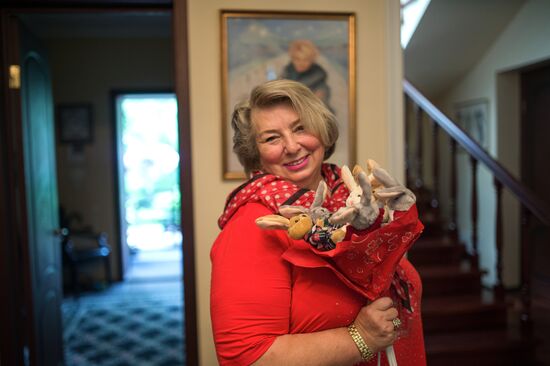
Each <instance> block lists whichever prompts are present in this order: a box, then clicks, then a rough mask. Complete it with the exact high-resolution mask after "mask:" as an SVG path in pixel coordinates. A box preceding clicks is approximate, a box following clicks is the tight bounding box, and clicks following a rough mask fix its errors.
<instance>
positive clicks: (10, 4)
mask: <svg viewBox="0 0 550 366" xmlns="http://www.w3.org/2000/svg"><path fill="white" fill-rule="evenodd" d="M151 10H155V11H169V12H171V14H172V40H173V49H174V71H175V73H174V75H175V78H174V91H175V94H176V97H177V99H178V130H179V145H180V146H179V149H180V193H181V200H182V202H185V204H182V205H181V230H182V232H183V233H184V240H183V244H182V253H183V258H184V264H183V274H182V275H183V279H182V282H183V287H184V291H183V301H184V309H185V311H184V324H185V327H184V333H185V334H184V337H185V358H186V363H187V365H198V364H199V359H198V338H197V334H198V333H197V316H196V285H195V284H196V281H195V250H194V217H193V189H192V176H191V172H192V166H191V126H190V125H191V122H190V110H189V106H190V93H189V71H188V69H189V68H188V64H189V61H188V60H189V58H188V45H187V42H188V41H187V1H186V0H177V1H173V2H172V0H111V1H109V0H95V1H91V0H62V1H57V2H56V3H55V5H47V4H44V3H43V2H40V1H33V0H8V1H6V2H5V5H4V9H2V10H0V11H1V14H0V16H1V18H0V20H1V24H0V27H1V30H2V36H1V39H0V47H1V50H2V54H3V55H5V56H4V57H3V58H1V59H0V67H1V70H2V72H1V73H0V74H1V75H0V81H1V82H2V86H1V87H0V98H1V99H2V100H1V104H0V118H1V120H0V122H2V123H0V143H1V144H0V146H1V148H0V158H1V160H2V161H1V162H0V168H1V170H0V199H2V202H3V204H2V205H1V206H2V207H1V208H0V233H1V234H0V240H1V242H0V293H2V294H4V295H7V296H6V298H7V299H10V301H2V302H0V324H2V325H3V326H2V327H1V328H2V329H1V330H0V336H1V339H2V342H1V346H0V364H3V365H4V364H5V365H19V364H25V358H26V357H28V353H30V354H31V356H32V354H33V353H34V352H33V351H32V349H31V350H30V352H24V350H23V347H24V344H25V334H24V333H27V334H28V332H29V331H31V329H32V323H30V322H28V319H25V318H24V312H25V311H26V310H25V309H28V307H29V306H32V291H31V287H30V285H29V280H30V277H29V275H28V274H29V268H28V266H25V264H24V263H22V258H23V257H22V256H21V253H22V252H23V251H25V250H26V249H27V248H28V238H27V232H28V229H27V224H26V215H25V214H24V213H25V207H26V204H25V193H26V192H25V185H24V179H23V178H24V165H23V160H22V159H23V150H22V146H20V145H19V144H17V141H21V125H20V123H19V121H21V106H20V105H19V104H18V103H17V101H18V100H19V96H14V95H13V92H14V91H13V89H9V88H8V80H7V79H8V77H7V70H8V68H9V65H10V64H18V63H17V62H16V61H18V60H13V59H9V57H13V56H14V55H15V56H17V55H18V52H17V48H18V47H17V45H18V44H19V42H18V40H14V39H13V37H12V36H11V35H10V34H8V32H6V30H7V29H8V23H9V21H10V18H12V17H13V16H17V15H18V14H22V13H35V12H50V13H54V12H56V13H67V12H73V13H84V12H105V13H109V12H126V11H127V12H140V11H151ZM10 37H12V38H10ZM4 202H5V204H4ZM12 296H13V297H12ZM27 311H28V310H27ZM21 324H24V325H23V327H21ZM21 328H23V329H21ZM31 338H32V337H31ZM31 347H32V345H31ZM25 355H27V356H25Z"/></svg>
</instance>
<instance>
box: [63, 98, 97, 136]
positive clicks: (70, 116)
mask: <svg viewBox="0 0 550 366" xmlns="http://www.w3.org/2000/svg"><path fill="white" fill-rule="evenodd" d="M56 117H57V118H56V119H57V130H58V137H59V142H60V143H62V144H74V145H82V144H86V143H90V142H92V141H93V120H92V106H91V104H62V105H58V106H57V109H56Z"/></svg>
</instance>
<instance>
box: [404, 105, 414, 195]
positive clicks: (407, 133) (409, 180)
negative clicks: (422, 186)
mask: <svg viewBox="0 0 550 366" xmlns="http://www.w3.org/2000/svg"><path fill="white" fill-rule="evenodd" d="M403 102H404V108H403V109H404V113H405V184H406V185H407V187H412V185H411V184H412V177H411V174H412V172H411V155H410V144H411V142H410V140H409V139H410V138H411V136H410V127H411V126H410V123H411V116H410V115H409V105H410V104H411V102H412V101H411V100H410V98H409V96H408V95H406V94H405V98H403Z"/></svg>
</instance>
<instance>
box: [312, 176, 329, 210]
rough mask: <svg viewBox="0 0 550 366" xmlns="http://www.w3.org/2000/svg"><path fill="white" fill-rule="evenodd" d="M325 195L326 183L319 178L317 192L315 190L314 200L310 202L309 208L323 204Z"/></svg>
mask: <svg viewBox="0 0 550 366" xmlns="http://www.w3.org/2000/svg"><path fill="white" fill-rule="evenodd" d="M326 196H327V184H326V183H325V181H324V180H321V181H320V182H319V185H318V186H317V192H315V200H314V201H313V203H312V204H311V208H310V210H312V209H314V208H316V207H321V206H322V205H323V202H325V198H326Z"/></svg>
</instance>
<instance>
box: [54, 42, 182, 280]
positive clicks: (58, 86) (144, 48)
mask: <svg viewBox="0 0 550 366" xmlns="http://www.w3.org/2000/svg"><path fill="white" fill-rule="evenodd" d="M46 45H47V49H48V57H49V62H50V67H51V70H52V83H53V96H54V103H55V104H56V105H57V104H59V103H90V104H91V105H92V109H93V121H94V142H93V143H92V144H89V145H85V146H84V148H83V150H82V152H78V151H76V152H75V151H74V149H72V148H71V147H70V146H68V145H58V149H57V167H58V169H57V170H58V187H59V200H60V203H61V204H62V205H63V206H64V207H65V208H66V210H67V211H68V212H71V211H77V212H80V213H81V214H82V216H83V221H84V223H86V224H87V225H91V226H92V227H93V228H94V229H95V230H102V231H105V232H107V234H108V235H109V240H110V241H111V242H113V243H114V241H115V240H117V238H116V237H115V231H114V228H115V206H114V202H113V197H114V181H113V171H114V168H115V167H114V163H115V161H114V158H113V157H114V151H113V142H112V125H113V120H112V116H111V113H112V112H111V104H110V103H111V100H110V92H111V91H112V90H113V89H119V90H120V89H125V90H151V89H165V90H166V89H171V88H172V85H173V73H172V71H173V70H172V65H173V61H172V60H173V56H172V42H171V39H49V40H47V41H46ZM113 247H115V248H116V247H117V245H113ZM118 256H119V253H118V252H116V253H115V255H114V257H113V258H112V263H113V265H117V264H118ZM113 268H117V267H113ZM115 273H116V270H115Z"/></svg>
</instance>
